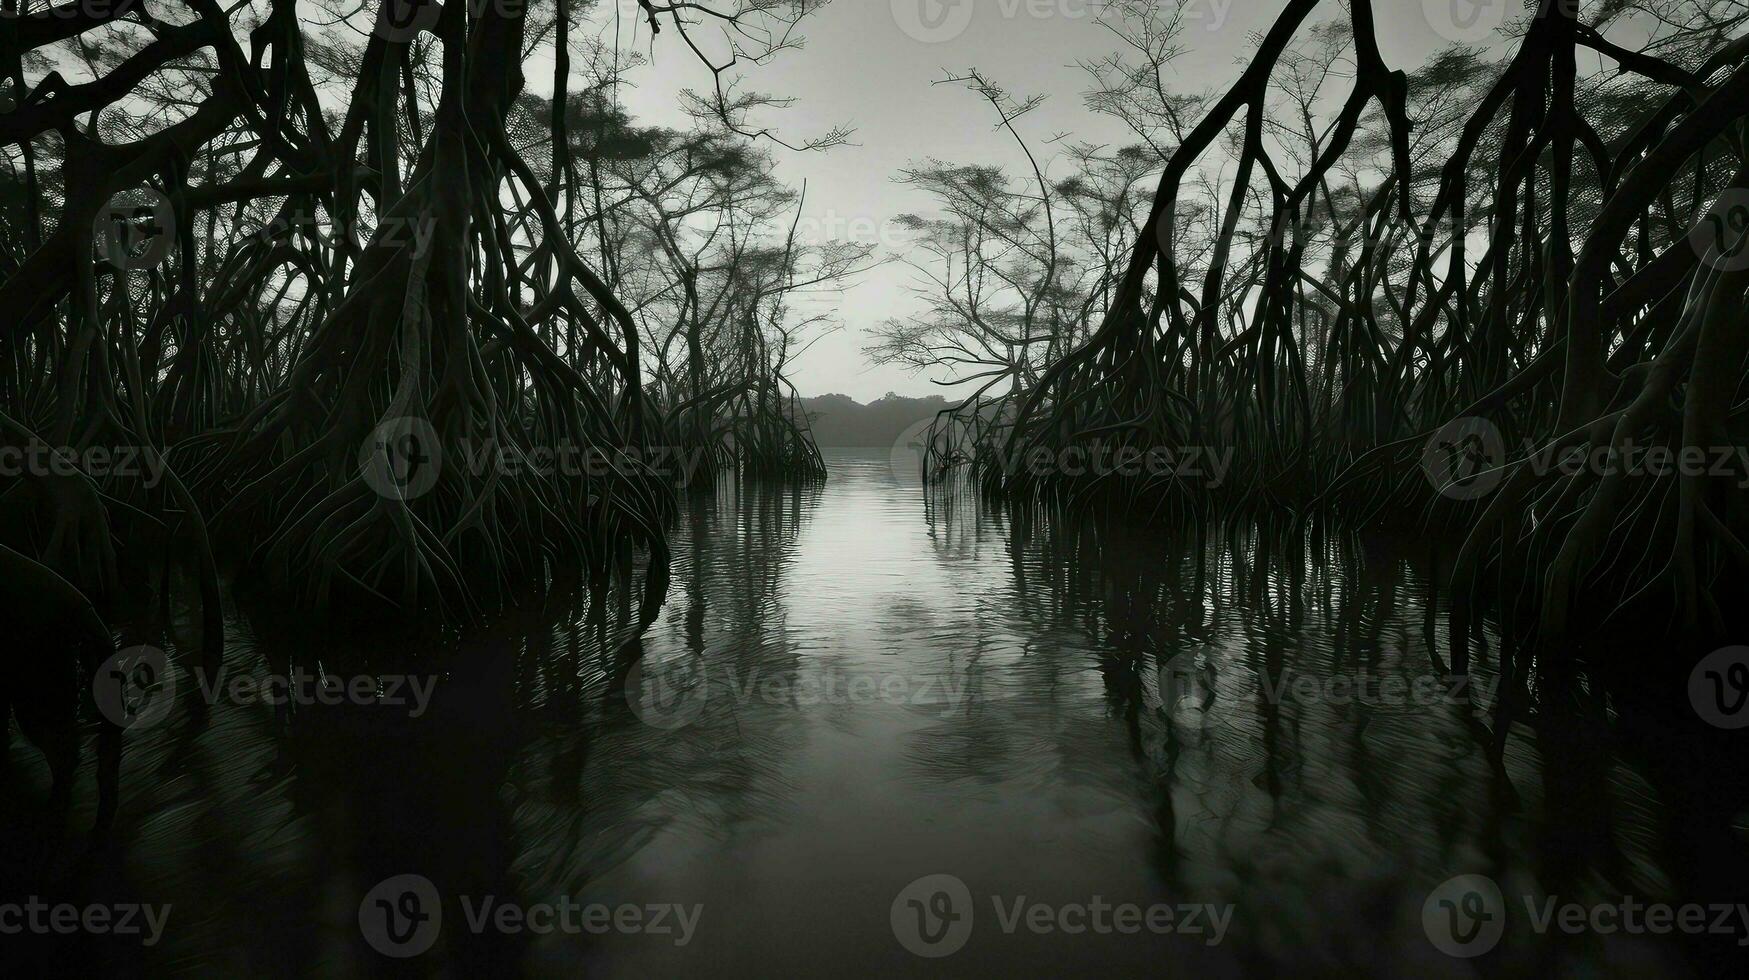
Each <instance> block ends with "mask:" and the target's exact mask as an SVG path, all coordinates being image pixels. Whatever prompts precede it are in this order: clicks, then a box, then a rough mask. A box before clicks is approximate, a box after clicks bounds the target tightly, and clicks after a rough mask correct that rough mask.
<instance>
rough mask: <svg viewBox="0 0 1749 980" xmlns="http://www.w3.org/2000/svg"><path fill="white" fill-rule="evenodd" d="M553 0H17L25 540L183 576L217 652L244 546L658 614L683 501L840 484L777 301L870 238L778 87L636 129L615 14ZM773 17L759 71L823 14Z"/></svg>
mask: <svg viewBox="0 0 1749 980" xmlns="http://www.w3.org/2000/svg"><path fill="white" fill-rule="evenodd" d="M528 6H529V5H524V4H462V3H449V4H444V5H442V6H441V7H439V6H438V5H436V4H427V3H420V2H419V0H414V2H413V3H411V4H401V3H394V4H385V5H382V10H381V11H379V10H378V9H377V7H376V5H370V7H369V9H366V10H363V11H353V12H350V13H342V16H344V17H352V18H353V19H354V20H356V22H357V23H356V24H353V23H352V22H350V21H348V22H346V23H344V24H342V25H341V27H342V29H344V30H348V31H350V32H351V36H350V37H346V36H342V35H340V34H338V33H335V32H318V31H317V29H316V27H314V26H313V23H312V20H311V18H312V17H314V16H315V13H312V12H308V11H304V10H300V7H299V4H298V3H297V2H296V0H265V2H261V3H253V4H240V5H232V6H231V7H228V8H221V7H220V6H219V5H217V4H215V3H213V2H212V0H189V2H188V3H186V4H178V5H171V4H164V5H153V6H151V7H148V6H147V4H145V3H143V2H137V3H134V2H122V3H118V4H114V5H102V6H101V7H99V6H95V5H79V4H77V3H74V4H68V5H66V6H62V7H55V8H49V9H42V8H41V7H40V6H39V7H38V8H36V9H34V10H33V9H30V8H23V9H15V7H14V5H13V2H12V0H6V16H5V17H4V18H3V19H0V70H3V72H4V75H5V78H4V79H3V80H0V89H3V91H4V95H5V98H4V99H0V160H3V161H4V164H5V166H4V167H0V227H3V229H4V237H5V242H4V247H3V248H0V309H4V310H5V311H6V314H5V316H4V324H5V326H4V328H3V329H0V447H4V448H6V449H7V450H9V451H12V452H14V453H15V454H17V455H15V456H14V457H11V458H15V459H21V460H24V461H25V463H24V465H22V466H18V467H11V468H8V470H7V472H6V473H5V474H4V475H0V499H3V500H4V501H5V503H6V505H7V506H6V507H5V509H4V513H3V514H0V521H3V523H0V541H5V542H6V543H8V544H10V545H11V546H13V547H15V548H17V549H18V550H19V551H21V552H23V553H24V554H27V555H30V556H33V557H34V558H36V559H37V560H40V561H41V562H42V563H43V564H44V565H45V566H47V567H48V568H51V569H53V570H54V571H55V572H56V573H58V574H59V575H60V576H61V577H63V578H65V579H66V580H67V581H68V582H71V583H73V584H74V585H76V586H77V587H78V588H79V589H80V590H81V591H83V592H84V593H86V594H87V595H89V596H91V597H92V598H93V599H94V600H95V601H96V602H97V604H98V606H99V608H100V609H103V610H105V611H106V612H107V611H114V610H125V609H126V607H127V606H128V605H129V602H128V601H127V600H129V599H130V598H135V597H138V596H140V595H142V594H148V595H149V594H154V593H155V594H156V595H157V596H158V597H159V599H160V600H161V602H160V605H161V607H162V609H161V610H160V612H161V613H162V614H163V615H166V616H167V615H168V609H169V600H168V591H169V586H170V584H171V582H172V581H173V580H174V579H175V577H176V574H177V572H176V568H177V566H178V565H179V564H186V566H187V567H189V568H190V569H192V571H193V578H194V581H195V582H196V583H198V588H199V593H200V608H201V609H202V610H204V624H203V625H204V628H203V649H204V653H205V656H206V658H207V660H208V662H209V663H216V662H218V660H219V658H220V657H221V655H222V628H221V624H220V622H219V616H220V601H219V586H220V576H221V569H223V568H226V567H230V566H236V567H237V568H238V569H239V570H240V571H241V572H243V573H246V574H248V575H249V577H250V578H251V579H252V580H255V581H260V582H263V583H266V584H267V585H268V586H269V587H270V594H272V595H273V596H274V598H275V601H276V603H281V604H286V603H289V604H290V605H291V607H292V608H297V609H304V610H318V611H324V612H326V611H331V610H332V611H336V612H339V611H346V612H362V613H365V614H366V615H368V616H370V617H373V618H379V619H382V620H384V621H387V622H390V623H394V624H396V625H400V626H405V625H412V624H426V625H431V626H445V627H447V626H455V625H464V624H468V623H474V622H478V621H480V620H481V619H483V618H484V617H486V616H487V615H489V614H490V613H491V612H493V611H494V610H497V609H500V608H503V607H504V606H506V605H508V604H510V603H513V602H516V601H519V599H520V598H522V597H524V596H526V595H529V594H534V593H540V592H543V591H548V590H560V589H572V590H575V589H579V588H591V589H596V590H602V589H607V588H610V587H614V583H616V582H617V583H618V587H620V588H623V589H625V590H631V591H634V592H636V593H637V594H638V595H640V597H641V603H642V608H641V612H640V613H639V614H638V615H637V616H635V617H634V618H633V623H632V624H631V625H632V627H633V629H634V631H639V632H641V630H642V628H644V627H647V626H648V624H649V623H650V622H651V621H652V620H653V619H654V617H655V616H656V614H657V611H658V609H659V608H660V606H661V604H662V602H663V599H664V596H665V594H666V590H667V585H668V575H669V569H668V545H667V539H666V532H665V525H666V522H667V521H668V520H669V518H670V517H671V516H672V515H673V513H674V512H675V509H676V491H677V489H679V488H682V487H684V486H687V485H689V484H691V483H693V482H698V481H709V480H712V479H715V478H716V477H717V476H718V475H719V474H723V473H728V474H741V475H775V476H784V477H801V478H814V477H818V476H820V475H821V474H823V472H824V468H823V466H822V464H821V461H820V457H819V454H818V452H817V450H816V449H815V447H814V445H813V442H812V439H811V437H810V435H809V432H808V429H807V424H806V420H805V416H804V415H803V413H802V412H801V411H800V409H799V405H798V399H797V397H796V396H795V392H794V390H793V389H792V388H791V387H790V386H789V384H788V382H787V380H786V379H785V377H784V371H785V368H786V362H787V360H788V359H789V358H791V357H793V356H794V355H795V353H796V347H797V343H796V341H797V340H798V339H799V337H798V330H799V329H801V327H805V326H807V325H808V324H807V323H803V324H800V325H798V324H796V323H795V322H793V320H792V319H791V318H790V317H789V312H790V311H789V309H788V306H787V303H786V297H787V296H788V295H789V294H790V293H791V291H793V290H795V289H799V288H802V287H803V286H808V285H812V286H819V285H821V284H825V285H831V284H833V283H836V282H838V281H841V280H842V279H843V278H844V277H846V276H848V275H850V274H852V273H854V272H855V271H857V269H858V268H860V260H861V259H862V258H864V257H866V251H858V250H856V249H845V248H832V247H822V246H817V245H812V244H808V243H802V242H798V241H797V240H796V236H795V233H794V222H793V221H791V220H785V219H784V214H785V213H786V212H787V210H788V209H790V208H792V207H793V208H797V209H799V207H800V202H799V200H798V196H797V195H795V194H792V193H790V192H788V191H786V190H785V189H784V188H782V187H781V186H779V185H777V184H775V183H774V182H773V181H772V179H771V178H770V177H769V176H768V173H769V170H770V167H769V161H766V160H764V159H763V158H762V157H761V156H760V154H759V151H758V150H757V149H756V147H755V134H749V133H746V132H745V131H743V130H742V129H741V125H742V122H743V117H744V115H745V113H746V111H747V110H748V109H749V108H750V107H751V106H753V105H755V104H756V103H757V100H747V99H742V100H739V101H737V100H735V99H734V97H733V94H732V92H725V91H719V93H718V96H717V99H716V102H715V103H714V104H710V103H708V102H706V101H705V100H701V105H700V107H699V112H698V113H697V114H696V115H697V117H698V129H697V131H696V132H693V133H676V132H673V131H669V130H661V129H642V128H639V127H636V126H634V125H632V124H631V122H630V121H629V120H627V119H626V118H625V117H624V116H623V114H620V113H619V112H618V111H617V109H616V108H615V107H614V105H613V101H612V99H611V97H610V93H611V91H612V89H613V86H615V85H617V84H619V73H620V72H621V71H622V70H623V69H624V68H625V67H626V61H627V59H626V58H625V57H622V53H621V52H619V51H618V50H617V49H615V50H613V51H612V52H611V53H610V52H609V51H608V50H607V48H606V47H604V46H603V42H601V41H600V40H599V39H596V40H592V41H591V40H582V39H578V38H575V37H573V28H575V27H576V26H577V25H579V24H581V23H583V22H584V21H583V20H582V18H583V17H584V16H585V13H586V12H587V9H588V8H589V7H590V6H591V4H589V3H587V2H582V0H558V3H557V4H556V6H555V5H546V6H544V7H542V8H538V9H533V10H531V9H528ZM643 6H644V11H645V14H646V16H647V26H648V27H649V28H650V29H652V30H659V29H660V27H661V26H662V25H664V24H667V25H668V26H671V27H676V28H678V29H679V31H680V33H681V34H682V35H688V31H689V29H690V30H691V31H693V32H696V31H697V30H698V23H697V22H698V20H699V19H700V17H699V16H697V15H688V14H685V12H684V11H682V10H678V9H675V8H669V7H666V6H660V7H658V6H654V5H650V4H645V5H643ZM742 6H743V7H745V9H740V8H738V7H736V5H734V4H730V5H727V6H726V7H725V8H724V9H723V10H722V11H712V12H710V13H709V14H708V16H703V18H702V19H704V20H706V21H711V20H716V21H721V23H722V24H723V25H724V27H725V30H726V34H729V35H732V36H733V37H734V38H735V39H736V40H735V42H734V43H735V44H736V45H737V46H736V47H734V48H733V49H732V50H731V52H730V60H731V61H733V60H734V58H736V57H745V58H747V60H752V61H757V60H759V57H758V55H759V54H760V53H759V52H751V53H750V52H748V51H747V50H745V48H744V47H742V46H744V45H745V44H746V43H747V42H746V41H745V39H746V38H749V37H755V36H757V34H758V32H759V30H760V28H761V26H762V25H763V26H764V27H765V28H766V29H767V30H768V31H769V32H770V34H771V36H772V37H773V38H775V39H779V40H776V41H774V42H773V43H772V44H770V45H768V46H767V47H768V49H769V50H767V51H766V52H764V53H766V54H768V53H769V51H770V50H776V49H777V48H779V47H781V46H782V44H781V38H783V37H785V36H787V35H786V34H785V32H784V31H783V30H782V29H781V28H782V26H783V24H785V23H788V22H789V21H793V19H794V18H795V17H799V16H800V15H801V14H802V13H804V12H805V11H806V10H807V9H810V8H809V7H808V6H806V5H797V4H775V5H774V4H763V3H762V4H752V5H742ZM786 16H787V17H788V20H787V21H786V19H785V18H786ZM360 36H363V37H364V38H365V40H364V42H363V43H362V45H361V44H359V43H358V42H357V41H356V40H354V38H357V37H360ZM686 40H687V41H688V42H689V43H690V42H692V40H693V38H692V37H691V36H690V35H688V36H687V37H686ZM536 50H543V51H547V52H549V53H550V54H551V55H552V58H553V62H554V73H553V79H552V83H553V84H552V92H551V96H550V97H546V96H540V95H535V94H531V93H528V92H525V91H524V85H525V79H524V75H523V65H524V64H525V63H526V60H527V58H528V57H529V56H530V55H531V54H532V53H533V52H535V51H536ZM694 50H700V49H699V48H696V47H695V48H694ZM574 52H583V53H584V55H585V57H586V63H585V64H584V65H583V66H581V68H580V69H579V70H577V71H573V69H572V67H571V58H572V55H573V53H574ZM700 57H708V56H707V55H705V54H704V53H703V52H702V51H701V53H700ZM712 67H713V68H716V67H717V66H714V65H713V66H712ZM718 72H719V77H720V73H721V69H718ZM574 75H581V76H582V77H583V78H585V79H586V81H587V84H586V85H585V86H584V89H585V90H584V91H582V92H578V91H576V90H575V88H574V86H575V85H576V82H575V79H574V78H573V76H574ZM77 76H83V77H85V79H86V80H84V81H79V82H77V83H73V82H69V81H68V77H77ZM837 138H841V134H838V135H837V136H835V137H833V138H829V139H828V140H826V141H823V142H832V141H834V140H835V139H837ZM750 175H751V176H750ZM674 195H685V196H686V197H687V204H688V206H687V207H686V208H684V209H680V208H673V207H669V209H668V210H664V204H665V202H668V201H669V199H670V198H672V196H674ZM755 201H757V202H760V203H761V207H762V209H761V210H758V211H757V212H755V211H754V210H753V207H754V205H753V204H752V203H750V202H755ZM713 214H714V215H715V216H716V219H717V224H718V225H719V226H720V227H722V228H728V229H732V232H731V233H728V234H725V235H722V236H717V235H714V234H711V233H710V232H709V230H708V228H702V227H701V224H703V223H704V219H705V218H707V217H709V216H711V215H713ZM786 230H787V235H786ZM657 241H659V242H661V243H662V244H663V245H666V246H672V251H671V252H669V253H667V255H668V258H669V259H671V260H672V261H669V262H667V263H664V262H662V261H660V257H661V256H663V254H664V253H663V252H662V251H661V250H659V249H657V248H655V247H654V246H653V243H654V242H657ZM682 280H684V283H685V288H684V289H681V288H677V285H678V284H679V283H681V282H682ZM681 295H685V296H687V297H690V305H689V304H688V303H684V302H681V301H679V300H677V299H676V297H678V296H681ZM701 304H708V305H701ZM809 322H811V321H809ZM123 455H125V456H126V461H125V463H124V461H123V460H122V459H121V458H120V457H122V456H123ZM165 554H171V555H174V556H177V558H178V561H177V562H172V563H164V562H160V561H159V560H158V559H159V558H160V557H161V556H163V555H165ZM183 558H186V559H187V561H186V562H185V563H184V562H181V559H183ZM634 568H637V569H641V570H642V577H641V582H639V581H631V580H629V579H630V577H631V570H632V569H634ZM160 574H161V575H162V579H161V581H156V582H154V581H153V576H156V575H160ZM19 587H20V588H22V587H24V586H23V585H22V584H19Z"/></svg>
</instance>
